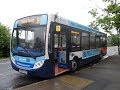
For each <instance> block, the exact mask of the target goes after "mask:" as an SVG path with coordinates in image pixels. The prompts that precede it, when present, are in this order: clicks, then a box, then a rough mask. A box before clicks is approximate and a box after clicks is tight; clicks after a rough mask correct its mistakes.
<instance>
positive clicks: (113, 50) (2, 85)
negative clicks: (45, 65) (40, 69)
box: [0, 47, 120, 90]
mask: <svg viewBox="0 0 120 90" xmlns="http://www.w3.org/2000/svg"><path fill="white" fill-rule="evenodd" d="M113 54H114V55H115V54H117V47H109V48H108V55H113ZM116 57H117V56H115V57H109V58H108V59H105V60H103V61H102V62H100V63H98V64H97V65H95V66H93V67H90V68H89V69H88V68H85V69H82V70H80V71H79V72H76V73H74V74H72V76H75V77H80V78H85V79H88V80H91V81H94V82H97V80H98V81H99V83H98V84H96V83H95V84H92V86H94V85H98V88H99V87H101V88H102V85H103V86H104V85H106V83H107V82H109V81H110V82H112V81H111V80H109V78H108V79H106V80H103V78H102V76H103V75H104V72H105V73H106V74H105V75H108V73H110V72H111V73H112V72H113V73H115V75H116V73H118V75H119V71H117V70H120V69H119V68H118V67H119V65H120V64H119V57H118V58H117V59H116V60H113V59H114V58H116ZM109 59H110V61H109ZM116 63H117V65H116ZM99 64H100V65H99ZM114 66H115V67H114ZM102 67H103V68H102ZM116 68H117V69H116ZM104 69H105V70H104ZM86 70H88V71H86ZM106 70H108V71H106ZM111 70H112V71H111ZM102 71H104V72H102ZM107 72H108V73H107ZM99 73H100V74H101V73H102V74H101V75H99V76H98V77H97V75H98V74H99ZM111 73H110V75H111ZM89 75H90V76H89ZM92 76H93V77H92ZM108 76H109V75H108ZM111 76H112V75H111ZM95 77H97V78H95ZM99 77H100V78H102V79H99ZM103 77H104V78H105V76H103ZM115 79H118V78H117V77H116V78H115ZM118 80H119V79H118ZM40 81H42V80H41V79H40V78H31V77H29V76H26V75H23V74H20V73H18V72H16V71H14V70H13V69H12V68H11V65H10V62H9V61H7V62H0V90H6V89H7V90H11V89H13V88H18V87H22V86H26V85H29V84H33V83H36V82H40ZM45 81H46V80H45ZM118 82H119V81H118ZM99 84H100V86H99ZM101 84H102V85H101ZM55 85H56V84H55ZM115 85H117V84H115ZM115 85H112V86H111V87H115ZM118 85H119V84H118ZM90 86H91V85H90ZM90 86H88V88H91V89H90V90H92V89H93V90H101V89H98V88H97V89H94V88H92V86H91V87H90ZM106 88H109V87H106ZM86 90H89V89H87V88H86ZM116 90H117V89H116Z"/></svg>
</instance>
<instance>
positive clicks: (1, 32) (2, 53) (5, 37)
mask: <svg viewBox="0 0 120 90" xmlns="http://www.w3.org/2000/svg"><path fill="white" fill-rule="evenodd" d="M9 43H10V29H9V28H8V27H7V26H5V25H2V24H1V23H0V58H1V57H8V56H9V51H10V50H9V49H10V47H9V46H10V45H9Z"/></svg>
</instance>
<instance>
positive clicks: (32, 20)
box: [14, 15, 47, 28]
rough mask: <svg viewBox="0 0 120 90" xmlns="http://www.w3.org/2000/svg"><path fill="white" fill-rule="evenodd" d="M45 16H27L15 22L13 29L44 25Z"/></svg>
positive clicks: (45, 21)
mask: <svg viewBox="0 0 120 90" xmlns="http://www.w3.org/2000/svg"><path fill="white" fill-rule="evenodd" d="M46 24H47V15H37V16H28V17H25V18H22V19H19V20H17V21H16V22H15V25H14V28H17V27H22V26H36V25H46Z"/></svg>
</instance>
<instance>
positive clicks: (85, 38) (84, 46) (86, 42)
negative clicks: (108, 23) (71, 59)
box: [81, 32, 89, 50]
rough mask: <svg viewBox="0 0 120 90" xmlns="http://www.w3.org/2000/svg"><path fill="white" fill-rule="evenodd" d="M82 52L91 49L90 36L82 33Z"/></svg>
mask: <svg viewBox="0 0 120 90" xmlns="http://www.w3.org/2000/svg"><path fill="white" fill-rule="evenodd" d="M81 43H82V50H86V49H89V34H88V33H86V32H82V42H81Z"/></svg>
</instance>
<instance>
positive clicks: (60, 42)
mask: <svg viewBox="0 0 120 90" xmlns="http://www.w3.org/2000/svg"><path fill="white" fill-rule="evenodd" d="M65 31H66V30H61V31H60V32H55V33H54V60H55V74H56V75H58V74H60V73H63V72H65V71H67V70H68V58H66V57H67V51H66V50H67V48H66V46H67V44H66V42H67V39H66V37H67V35H66V32H65Z"/></svg>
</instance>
